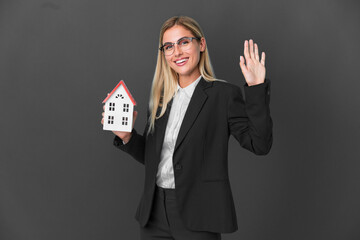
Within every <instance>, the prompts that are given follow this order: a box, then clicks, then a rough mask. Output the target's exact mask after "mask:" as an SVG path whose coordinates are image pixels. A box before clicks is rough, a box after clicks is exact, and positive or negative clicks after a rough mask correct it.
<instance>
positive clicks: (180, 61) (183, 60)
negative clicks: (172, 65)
mask: <svg viewBox="0 0 360 240" xmlns="http://www.w3.org/2000/svg"><path fill="white" fill-rule="evenodd" d="M185 61H187V59H181V60H179V61H176V63H182V62H185Z"/></svg>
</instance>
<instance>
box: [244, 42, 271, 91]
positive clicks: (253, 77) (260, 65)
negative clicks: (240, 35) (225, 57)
mask: <svg viewBox="0 0 360 240" xmlns="http://www.w3.org/2000/svg"><path fill="white" fill-rule="evenodd" d="M249 45H250V50H249ZM254 45H255V47H254ZM254 48H255V49H254ZM244 56H245V59H244V57H243V56H240V63H239V65H240V68H241V71H242V73H243V75H244V77H245V81H246V83H247V84H248V85H249V86H253V85H256V84H260V83H263V82H264V81H265V73H266V69H265V52H262V54H261V61H260V59H259V49H258V45H257V44H256V43H255V44H254V43H253V40H252V39H250V41H248V40H245V42H244ZM245 60H246V65H245Z"/></svg>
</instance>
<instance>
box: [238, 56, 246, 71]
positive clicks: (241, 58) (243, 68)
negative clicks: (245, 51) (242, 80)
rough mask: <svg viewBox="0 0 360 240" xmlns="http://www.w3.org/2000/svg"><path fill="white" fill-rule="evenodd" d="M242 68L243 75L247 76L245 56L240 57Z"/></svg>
mask: <svg viewBox="0 0 360 240" xmlns="http://www.w3.org/2000/svg"><path fill="white" fill-rule="evenodd" d="M239 65H240V68H241V71H242V73H243V74H245V73H246V72H247V69H246V66H245V59H244V57H243V56H240V63H239Z"/></svg>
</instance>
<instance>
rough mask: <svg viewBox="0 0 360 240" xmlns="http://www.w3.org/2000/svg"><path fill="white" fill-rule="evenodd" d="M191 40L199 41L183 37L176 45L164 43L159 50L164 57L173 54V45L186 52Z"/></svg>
mask: <svg viewBox="0 0 360 240" xmlns="http://www.w3.org/2000/svg"><path fill="white" fill-rule="evenodd" d="M193 39H197V40H200V38H198V37H183V38H180V39H179V40H177V42H176V43H171V42H166V43H164V45H162V46H161V47H160V48H159V50H160V51H162V52H164V54H165V55H166V56H169V55H171V54H173V53H174V49H175V44H177V45H178V46H179V48H181V50H183V51H186V50H188V49H189V48H190V47H191V45H192V44H191V43H192V40H193Z"/></svg>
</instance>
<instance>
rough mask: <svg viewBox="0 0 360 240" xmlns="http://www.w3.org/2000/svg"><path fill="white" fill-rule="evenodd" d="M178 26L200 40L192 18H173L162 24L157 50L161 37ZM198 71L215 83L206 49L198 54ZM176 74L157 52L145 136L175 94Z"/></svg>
mask: <svg viewBox="0 0 360 240" xmlns="http://www.w3.org/2000/svg"><path fill="white" fill-rule="evenodd" d="M175 25H180V26H183V27H185V28H186V29H188V30H189V31H191V33H192V34H194V36H195V37H197V38H199V39H201V37H204V34H203V32H202V30H201V28H200V25H199V24H198V23H197V22H196V21H195V20H194V19H192V18H190V17H187V16H174V17H171V18H169V19H168V20H166V21H165V22H164V24H163V25H162V27H161V30H160V37H159V48H160V47H161V45H162V41H163V36H164V33H165V31H166V30H168V29H169V28H171V27H173V26H175ZM198 66H199V71H200V74H201V76H202V77H203V78H204V79H205V80H206V81H215V80H216V78H215V74H214V71H213V68H212V66H211V62H210V57H209V52H208V49H207V47H206V48H205V51H203V52H200V61H199V65H198ZM177 81H178V74H177V73H176V72H175V71H174V70H173V69H171V68H170V66H169V65H168V64H167V62H166V59H165V56H164V54H163V52H162V51H159V52H158V56H157V63H156V68H155V74H154V78H153V82H152V87H151V93H150V101H149V113H150V115H149V119H148V122H149V128H148V131H147V134H149V133H152V132H153V131H154V129H155V120H156V119H158V118H160V117H162V116H163V115H164V113H165V111H166V107H167V104H168V102H169V101H170V100H171V98H172V97H173V95H174V94H175V90H176V88H177ZM159 107H161V112H160V114H159V116H156V113H157V109H158V108H159Z"/></svg>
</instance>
